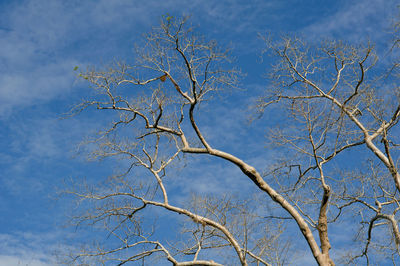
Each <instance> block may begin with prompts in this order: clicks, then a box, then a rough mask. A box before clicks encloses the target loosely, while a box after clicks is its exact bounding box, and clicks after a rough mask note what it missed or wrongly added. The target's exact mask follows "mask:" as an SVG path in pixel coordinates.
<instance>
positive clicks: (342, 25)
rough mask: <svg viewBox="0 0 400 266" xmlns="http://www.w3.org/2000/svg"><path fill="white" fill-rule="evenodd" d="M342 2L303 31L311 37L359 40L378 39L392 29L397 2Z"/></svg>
mask: <svg viewBox="0 0 400 266" xmlns="http://www.w3.org/2000/svg"><path fill="white" fill-rule="evenodd" d="M342 2H343V5H341V6H340V8H339V9H338V10H336V11H335V12H332V13H331V14H330V15H328V16H325V17H320V18H319V19H318V20H316V21H315V22H314V23H311V24H310V25H307V26H306V27H305V28H304V29H303V30H302V31H301V32H302V33H303V34H304V35H305V36H306V37H307V38H310V39H321V38H324V37H325V38H326V37H329V38H339V39H345V40H349V41H354V42H359V41H360V40H372V41H379V40H380V39H381V38H382V36H383V35H385V34H387V33H388V32H390V31H391V30H392V29H391V26H392V23H393V21H394V20H395V19H396V16H397V11H398V10H396V1H393V0H389V1H386V0H366V1H342Z"/></svg>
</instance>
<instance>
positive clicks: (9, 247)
mask: <svg viewBox="0 0 400 266" xmlns="http://www.w3.org/2000/svg"><path fill="white" fill-rule="evenodd" d="M58 237H59V235H57V234H49V233H40V234H32V233H23V232H20V233H15V234H0V266H10V265H15V266H17V265H21V266H26V265H28V266H50V265H55V264H56V260H55V252H56V250H55V247H54V246H53V243H54V241H55V239H56V238H58Z"/></svg>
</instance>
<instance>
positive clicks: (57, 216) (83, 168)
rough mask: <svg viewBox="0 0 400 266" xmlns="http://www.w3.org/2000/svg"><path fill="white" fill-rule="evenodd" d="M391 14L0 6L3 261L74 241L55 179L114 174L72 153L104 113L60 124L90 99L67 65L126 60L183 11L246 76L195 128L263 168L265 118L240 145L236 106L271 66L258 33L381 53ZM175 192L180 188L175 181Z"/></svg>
mask: <svg viewBox="0 0 400 266" xmlns="http://www.w3.org/2000/svg"><path fill="white" fill-rule="evenodd" d="M395 7H396V1H392V0H387V1H385V0H364V1H362V0H360V1H359V0H355V1H345V0H341V1H333V0H332V1H316V0H310V1H300V0H288V1H280V0H275V1H273V0H271V1H268V0H265V1H263V0H250V1H236V0H219V1H211V0H203V1H201V0H192V1H174V0H164V1H156V0H146V1H141V0H136V1H133V0H132V1H128V0H115V1H109V0H99V1H75V0H72V1H62V0H52V1H48V0H47V1H45V0H28V1H19V0H17V1H0V266H8V265H33V266H38V265H52V264H53V257H52V251H53V250H54V247H57V248H62V247H63V245H66V244H65V243H69V244H71V241H70V239H73V238H74V236H73V234H74V232H73V230H70V229H68V228H67V229H66V228H64V227H63V225H64V224H65V221H66V215H68V212H69V211H71V202H68V200H67V199H65V198H61V199H58V198H57V193H56V192H57V191H58V190H59V189H60V188H62V186H63V182H64V180H68V179H76V178H83V177H86V178H89V179H90V178H93V177H95V176H103V177H104V176H107V174H110V173H111V172H112V171H113V170H112V169H113V167H115V162H113V161H104V162H87V161H86V160H85V158H84V155H81V154H79V153H77V152H76V148H77V145H78V144H79V143H80V141H82V139H83V138H84V137H85V136H88V135H90V134H91V133H93V132H94V131H96V129H99V128H101V126H102V125H104V124H103V121H102V119H101V116H97V114H96V113H90V112H89V113H86V114H82V115H80V116H77V117H73V118H70V119H60V118H61V117H63V113H65V112H67V111H68V110H69V108H71V107H72V106H73V105H74V104H77V103H79V101H80V100H81V99H82V98H84V97H86V96H88V95H90V94H91V91H90V89H88V86H87V84H85V83H84V82H82V81H80V80H79V79H77V77H76V72H74V71H73V68H74V67H75V66H80V67H81V68H85V67H86V66H90V65H100V66H101V65H104V64H107V63H108V62H110V61H112V60H121V59H125V58H128V59H129V57H130V56H131V55H132V53H133V45H134V43H135V42H136V43H137V42H140V40H141V36H142V34H143V33H146V32H148V31H149V30H150V29H151V27H152V26H154V25H157V24H158V22H159V20H160V18H161V16H162V15H165V14H167V13H168V14H172V15H177V16H179V15H191V16H192V22H193V24H194V25H195V26H197V29H198V31H199V32H200V33H202V34H204V35H205V36H206V37H207V38H210V39H216V40H217V41H218V43H219V44H221V45H222V46H225V47H231V48H232V54H233V56H234V57H235V58H236V62H235V64H236V65H237V66H239V67H240V68H241V69H242V71H243V72H244V73H246V74H247V76H246V77H245V78H244V80H243V82H242V85H241V87H243V88H244V90H242V91H240V92H238V93H232V94H229V95H227V96H226V98H225V99H224V100H225V101H226V102H227V104H225V105H220V106H210V107H211V108H210V110H213V112H215V113H218V116H216V115H213V114H212V112H210V115H209V116H206V117H205V118H203V120H202V121H201V124H202V126H203V127H204V131H205V132H206V134H207V132H209V135H210V141H211V142H212V143H215V144H217V143H218V145H220V146H221V147H224V148H226V149H228V151H230V152H233V153H239V154H241V155H242V156H243V157H244V158H245V159H246V160H248V161H249V162H250V163H252V164H253V165H255V166H256V167H258V168H259V169H260V170H263V167H265V164H266V163H267V161H268V158H269V157H270V156H273V154H269V153H268V151H264V154H263V155H262V156H259V155H258V154H257V150H258V149H259V147H260V144H259V143H260V141H261V143H262V141H263V136H264V130H265V123H264V122H265V120H264V121H256V122H255V123H253V124H252V125H250V129H251V130H253V132H254V133H253V134H254V135H252V136H251V139H249V138H248V137H247V138H243V136H247V135H246V134H248V130H249V129H248V128H244V127H243V124H245V123H246V119H247V116H246V115H245V114H244V112H243V111H248V110H249V106H250V105H251V104H252V103H253V101H254V100H255V99H256V97H257V96H259V95H261V94H262V89H263V88H264V87H265V86H267V81H266V80H265V78H263V74H265V73H266V72H267V70H268V67H269V65H268V61H267V60H264V61H262V62H261V60H260V57H259V55H260V53H261V50H262V49H263V43H262V42H261V41H260V39H259V38H258V34H259V33H261V34H263V33H266V32H269V33H272V34H275V35H279V34H282V33H290V34H299V35H302V36H303V37H304V38H306V39H308V40H310V41H315V40H319V39H322V38H341V39H346V40H349V41H351V42H357V41H360V40H371V41H372V42H376V43H378V46H377V47H378V50H379V49H382V50H385V49H387V47H386V46H385V45H386V44H385V43H386V42H385V40H387V39H388V38H389V37H388V36H389V32H390V30H391V28H390V27H391V23H392V22H393V21H394V20H396V18H397V17H396V16H397V13H398V11H399V10H397V9H396V8H395ZM267 118H268V117H267ZM263 123H264V124H263ZM216 125H218V126H219V127H220V128H221V130H222V129H226V130H228V131H229V134H228V135H227V136H224V137H223V138H221V136H220V135H218V134H217V133H215V132H214V131H213V128H214V127H215V126H216ZM243 141H246V142H247V143H246V144H250V145H248V147H249V148H248V149H247V150H246V151H243V149H242V148H241V146H240V143H241V142H243ZM230 143H237V144H238V145H236V146H234V147H232V146H230ZM207 163H209V162H207V161H202V162H201V164H202V165H203V166H204V165H205V164H207ZM209 167H210V168H211V169H214V171H212V172H213V173H214V174H215V173H216V172H218V171H221V172H222V171H223V170H221V169H224V170H226V169H225V168H223V167H225V166H224V165H223V166H221V165H218V164H215V165H213V164H212V163H210V165H209ZM230 171H231V172H229V173H230V175H232V176H236V175H239V173H238V172H237V171H236V170H233V169H230ZM224 173H225V171H224ZM192 175H193V176H200V175H202V171H197V172H196V171H193V173H192ZM203 178H204V179H202V181H198V183H196V182H192V186H191V187H184V188H180V189H181V190H182V191H183V194H185V193H187V194H189V193H190V192H191V191H200V192H201V191H202V189H205V188H204V186H203V185H204V182H203V180H207V183H210V182H215V180H214V179H213V178H212V175H211V174H209V175H205V176H203ZM219 182H220V183H218V184H215V185H213V187H214V188H215V190H216V193H219V192H221V191H223V189H221V187H224V189H232V190H233V191H238V192H239V191H240V190H241V189H243V187H246V186H250V185H251V184H249V183H248V182H247V180H242V181H241V182H240V183H239V184H236V185H232V186H226V184H229V182H228V181H227V180H225V179H224V180H222V181H219ZM172 185H175V186H179V180H176V183H175V184H172Z"/></svg>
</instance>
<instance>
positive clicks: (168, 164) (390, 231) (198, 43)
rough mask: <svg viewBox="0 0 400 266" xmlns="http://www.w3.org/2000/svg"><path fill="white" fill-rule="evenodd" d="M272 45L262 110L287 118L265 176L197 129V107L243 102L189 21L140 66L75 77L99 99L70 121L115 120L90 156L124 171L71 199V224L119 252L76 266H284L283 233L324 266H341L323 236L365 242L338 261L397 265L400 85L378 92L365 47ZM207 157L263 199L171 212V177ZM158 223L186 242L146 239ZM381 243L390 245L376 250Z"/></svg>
mask: <svg viewBox="0 0 400 266" xmlns="http://www.w3.org/2000/svg"><path fill="white" fill-rule="evenodd" d="M266 43H267V44H268V49H269V51H271V52H272V55H273V57H275V58H276V59H277V60H276V64H275V65H274V68H273V71H272V72H271V76H270V80H271V81H273V85H272V86H268V89H267V96H266V97H264V98H263V99H261V101H260V103H259V107H260V110H261V111H262V112H268V107H269V106H270V105H271V104H275V105H276V107H277V108H280V112H279V115H280V116H282V119H281V120H280V121H277V122H276V127H274V124H273V123H272V122H270V124H269V125H268V127H270V128H271V131H270V134H269V137H270V139H271V140H272V142H273V143H274V144H275V145H278V146H279V147H280V148H279V150H280V152H283V153H284V154H285V158H283V159H282V160H280V161H279V160H278V161H277V164H274V165H272V164H271V166H270V168H269V170H268V171H267V172H266V173H264V174H263V173H261V172H259V171H258V170H256V169H255V167H253V166H252V165H250V164H249V163H247V162H245V161H244V160H242V159H240V158H238V157H236V156H234V155H233V154H231V153H228V152H225V151H223V150H219V149H217V148H215V147H214V146H213V145H212V144H210V143H209V141H208V138H207V136H206V135H204V134H203V133H202V130H201V128H200V126H199V125H198V120H197V119H196V117H197V116H196V115H197V114H198V113H199V112H201V110H202V109H201V106H200V105H201V103H202V102H204V101H205V100H209V99H210V97H212V96H213V95H215V93H217V92H218V91H221V90H226V89H235V88H236V87H237V86H238V78H239V77H240V72H239V71H237V70H235V69H232V68H231V67H230V65H229V63H230V62H229V53H228V52H227V51H222V50H220V49H219V48H218V47H217V45H216V43H215V42H213V41H211V42H206V41H205V40H204V39H203V38H202V37H198V36H197V35H196V34H195V33H194V31H193V29H192V28H191V27H190V26H189V25H188V22H187V19H183V20H177V19H175V18H172V17H165V18H164V19H163V20H162V22H161V26H160V27H158V28H154V29H153V31H152V32H151V33H150V34H149V35H147V36H146V43H145V45H143V46H140V47H137V48H136V55H137V58H135V63H134V64H133V65H131V64H127V63H121V62H118V63H115V64H113V65H112V66H110V67H109V68H106V69H105V70H100V71H99V70H96V69H89V70H88V71H86V72H83V73H81V74H80V76H81V77H82V78H84V79H86V80H87V81H88V82H89V83H90V84H91V85H92V86H93V87H94V89H95V90H96V91H97V92H98V97H97V98H95V99H93V100H89V101H85V102H83V103H82V104H81V105H79V106H77V107H76V108H75V109H74V110H73V112H74V113H78V112H81V111H82V110H84V109H86V108H88V107H91V106H94V107H96V108H97V109H98V110H100V111H102V112H105V113H106V114H105V116H106V115H107V116H108V117H110V118H111V119H112V123H111V126H110V127H109V128H108V129H106V130H105V131H102V132H99V135H98V136H97V138H96V139H94V140H93V141H92V142H93V143H95V144H96V146H95V148H93V149H92V151H91V155H92V156H93V158H95V159H97V158H106V157H116V158H122V159H127V161H128V162H129V165H128V166H127V168H126V169H127V170H126V171H125V172H123V173H118V174H116V175H114V176H113V177H111V178H109V180H108V182H107V183H106V184H105V185H103V186H99V185H98V184H96V185H95V186H94V187H93V186H86V185H85V186H83V187H82V188H81V189H80V190H71V191H69V193H72V194H74V195H76V196H78V197H79V199H81V200H82V201H81V202H82V204H83V208H82V209H83V210H85V211H86V212H85V213H81V214H79V215H77V216H76V217H75V218H74V221H75V222H77V223H78V224H85V223H86V224H88V225H90V226H96V225H102V227H104V228H105V229H106V230H107V231H108V234H109V236H113V238H114V239H117V241H109V243H108V244H105V245H104V246H100V245H96V246H94V245H89V246H88V249H87V250H82V251H81V252H80V253H74V254H73V256H72V261H71V262H72V264H79V263H80V264H82V265H85V263H90V261H91V260H92V259H94V260H98V261H100V262H101V263H103V264H107V263H108V262H113V263H115V262H117V263H118V265H123V264H128V263H130V262H138V261H141V262H143V263H144V261H147V260H161V259H163V260H167V261H169V262H171V263H172V264H173V265H221V264H222V263H227V264H229V265H233V264H239V265H249V264H256V265H283V264H287V263H289V262H288V261H287V260H286V259H287V256H286V255H285V252H288V251H289V248H288V243H287V242H285V238H280V236H281V235H284V230H283V228H289V229H290V230H294V229H295V230H297V232H299V234H301V235H302V236H303V238H304V240H305V243H307V245H308V247H309V250H310V251H311V254H312V256H313V257H314V259H315V261H316V263H317V264H319V265H334V261H333V259H332V255H331V254H330V250H331V246H332V241H331V239H330V234H329V232H330V231H329V230H330V228H332V226H333V227H334V226H336V227H334V228H336V229H337V228H338V227H340V226H342V225H343V223H344V222H348V223H351V225H352V226H354V227H355V228H356V229H357V230H358V231H357V233H356V234H355V237H357V241H356V243H357V245H358V247H359V248H358V249H356V248H354V249H351V250H350V251H351V252H353V251H354V252H355V253H351V254H347V256H344V258H343V259H346V262H347V263H349V262H350V263H351V262H357V261H358V260H359V259H363V258H365V259H366V261H367V262H368V263H369V262H370V257H371V255H370V254H374V256H375V254H376V252H378V251H379V252H383V253H384V256H385V258H386V257H388V256H389V257H390V256H391V257H392V258H393V259H394V260H395V259H398V257H399V251H398V243H399V241H400V233H399V229H398V214H397V211H398V209H399V207H400V205H399V202H398V193H399V192H400V191H399V189H400V173H399V170H398V166H397V159H396V157H397V156H398V150H397V148H398V146H399V144H398V136H399V134H398V131H396V130H397V129H396V126H397V123H398V120H399V116H400V104H399V95H398V94H399V88H398V87H396V86H395V85H394V84H395V81H394V80H393V77H392V76H391V77H386V79H383V78H382V74H384V69H383V67H379V66H378V64H377V63H378V62H379V61H378V57H377V56H376V55H375V53H374V49H373V47H372V46H371V45H366V46H351V45H347V44H345V43H341V42H324V43H323V44H321V45H310V44H307V43H305V42H304V41H302V40H301V39H297V38H283V40H282V42H278V43H271V42H270V41H267V40H266ZM395 69H396V68H395ZM373 71H375V72H373ZM370 73H373V74H370ZM385 73H387V72H385ZM393 73H395V71H393ZM386 81H387V83H385V82H386ZM384 84H387V85H386V87H385V88H384V89H382V88H380V87H382V86H384ZM377 86H380V87H377ZM382 91H384V93H382ZM388 92H389V93H391V94H388ZM124 95H126V96H124ZM289 121H290V123H289ZM282 124H284V127H282ZM281 128H282V129H281ZM396 133H397V134H396ZM360 149H365V150H368V151H369V154H368V155H366V154H364V155H363V156H360V159H363V160H364V159H365V160H364V161H361V160H358V158H353V159H349V158H350V157H346V156H351V155H352V154H353V155H354V154H357V153H352V151H353V150H356V151H357V152H359V151H360ZM278 154H279V152H277V155H278ZM288 154H290V156H287V155H288ZM346 154H347V155H346ZM204 155H208V156H210V157H211V158H220V159H222V160H224V161H226V162H228V163H230V164H232V165H233V166H235V167H237V168H239V169H240V171H241V172H242V173H243V175H244V176H246V177H247V178H248V179H249V181H251V182H252V183H254V185H255V187H256V188H257V190H258V192H259V193H260V194H262V195H264V198H259V197H256V198H257V200H254V199H253V198H251V197H248V198H247V199H246V200H243V198H239V199H236V198H235V197H232V196H221V195H218V196H215V197H203V196H193V198H192V199H191V200H189V201H188V202H189V203H188V204H187V205H186V206H178V204H175V203H171V202H170V195H171V194H170V193H171V191H170V190H169V187H168V186H167V185H166V182H165V180H167V179H168V178H170V175H171V174H173V173H174V172H173V170H172V169H173V167H174V166H176V165H177V164H179V161H180V160H181V159H182V158H185V157H186V158H187V159H189V160H190V159H191V158H193V156H204ZM287 158H290V159H287ZM349 160H354V162H353V161H352V162H351V163H349ZM341 164H343V165H345V166H347V165H348V164H350V165H351V168H352V169H353V171H351V172H350V171H346V167H345V166H343V167H342V166H341ZM183 172H184V169H183ZM265 196H268V197H267V199H269V200H268V202H274V203H275V204H276V206H278V207H279V208H278V209H277V214H276V215H275V214H271V213H270V212H269V211H268V212H266V210H265V208H264V209H263V208H262V207H260V206H263V204H265V203H264V202H265V201H266V198H265ZM264 206H265V205H264ZM157 209H160V210H164V211H167V212H168V213H172V214H178V215H181V216H184V217H186V218H187V220H186V222H185V223H184V224H183V226H182V230H181V233H182V238H183V239H182V241H176V242H175V243H172V244H171V243H169V242H168V241H167V240H164V239H163V238H162V237H159V235H158V234H157V232H156V231H157V230H156V229H157V227H152V226H151V224H152V222H154V221H152V219H151V218H152V217H154V212H155V211H156V210H157ZM383 228H384V229H383ZM377 230H379V234H381V233H382V232H385V236H387V237H386V238H379V239H378V238H377V237H374V235H373V233H374V232H375V231H377ZM313 232H317V234H315V235H314V234H313ZM175 240H176V239H175ZM360 245H362V246H360ZM338 248H339V247H338ZM371 250H372V251H371ZM371 252H372V253H371ZM335 258H336V257H335Z"/></svg>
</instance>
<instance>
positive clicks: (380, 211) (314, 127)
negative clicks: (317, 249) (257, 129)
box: [259, 37, 400, 264]
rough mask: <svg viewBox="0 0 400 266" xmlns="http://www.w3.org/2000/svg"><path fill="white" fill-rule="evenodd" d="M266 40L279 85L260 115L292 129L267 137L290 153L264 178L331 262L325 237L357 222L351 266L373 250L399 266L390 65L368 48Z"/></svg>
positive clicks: (397, 107)
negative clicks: (272, 110)
mask: <svg viewBox="0 0 400 266" xmlns="http://www.w3.org/2000/svg"><path fill="white" fill-rule="evenodd" d="M265 41H266V43H267V44H268V48H269V51H271V52H272V54H273V57H275V58H276V59H277V60H276V61H275V62H276V63H275V65H274V68H273V71H272V72H271V74H270V78H271V80H272V81H273V82H274V85H273V86H271V87H270V89H268V93H267V95H266V96H265V97H264V98H263V99H262V100H261V101H260V105H259V107H260V108H261V111H263V110H265V108H267V107H268V106H269V105H270V104H278V105H279V107H281V108H282V110H286V112H283V113H285V114H286V115H287V116H286V119H287V118H290V121H291V122H290V125H291V126H290V127H286V128H283V129H282V130H280V129H275V128H274V129H271V133H270V140H271V141H272V143H275V144H276V145H279V146H283V147H286V148H288V149H289V150H292V151H293V152H294V155H293V156H292V157H291V158H292V159H291V160H287V159H284V160H282V161H281V163H280V165H278V166H277V167H272V169H271V171H270V172H269V173H268V174H269V175H272V176H274V177H275V179H276V180H278V181H279V183H280V191H282V193H283V194H284V195H285V198H286V199H288V200H289V201H290V202H292V203H293V204H294V205H295V206H296V207H297V208H298V209H299V210H301V213H302V215H303V216H304V217H305V219H306V220H307V223H308V224H310V226H311V227H312V228H315V229H316V230H317V231H318V236H319V241H320V245H321V251H322V253H323V254H326V255H327V256H328V257H330V256H329V250H330V249H331V241H330V238H329V234H328V228H332V227H333V228H335V227H336V228H338V227H340V226H341V225H340V221H343V222H349V221H352V222H351V226H352V229H353V230H354V238H355V239H356V241H355V243H354V244H353V245H350V243H349V244H348V246H349V247H352V248H350V251H351V252H349V253H347V254H344V255H345V257H344V258H343V259H344V260H345V261H346V264H347V263H349V262H356V261H357V259H358V258H360V257H365V259H366V262H367V264H370V256H369V254H370V253H371V252H370V249H371V247H372V246H374V248H375V253H373V254H374V255H376V256H377V257H376V256H375V258H378V257H379V256H378V255H377V252H379V253H383V256H384V257H386V258H387V257H392V258H393V259H394V260H396V259H398V256H399V249H398V244H399V240H400V238H399V236H400V235H399V228H398V220H399V217H398V210H399V207H400V205H399V202H398V193H399V189H400V173H399V169H398V166H397V165H398V163H397V162H398V159H396V157H397V156H398V147H399V145H398V144H397V143H398V141H399V139H398V136H399V131H398V128H396V126H397V124H398V121H399V117H400V102H399V87H398V85H396V78H395V77H393V76H388V75H387V72H386V71H385V68H386V70H387V65H388V63H385V61H387V60H382V61H383V62H382V63H381V62H380V61H379V60H378V56H377V55H376V54H375V52H374V48H373V47H372V46H371V45H370V44H367V45H366V46H354V45H350V44H346V43H344V42H338V41H325V42H323V43H320V44H309V43H306V42H305V41H303V40H301V39H298V38H288V37H286V38H282V41H281V42H279V43H272V42H271V41H269V40H265ZM378 63H381V64H378ZM286 119H285V120H286ZM285 123H286V124H287V123H288V122H287V120H286V121H285ZM353 149H356V150H357V151H356V152H352V150H353ZM363 150H365V152H363ZM368 151H369V153H367V152H368ZM346 160H347V161H346ZM349 160H350V161H351V162H349ZM346 169H347V170H346ZM350 169H351V170H350ZM282 176H287V177H288V178H287V179H283V180H282V178H281V177H282ZM279 177H280V178H279ZM329 224H332V225H331V226H329ZM338 224H339V225H338ZM374 231H377V232H379V233H377V234H379V235H377V236H374V235H373V232H374ZM383 231H384V232H385V233H383ZM384 236H387V237H384ZM359 245H363V247H361V248H359V251H356V250H357V249H356V248H355V246H359ZM381 256H382V255H381ZM379 258H381V257H379ZM328 260H329V263H330V264H333V262H332V260H331V259H328Z"/></svg>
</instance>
